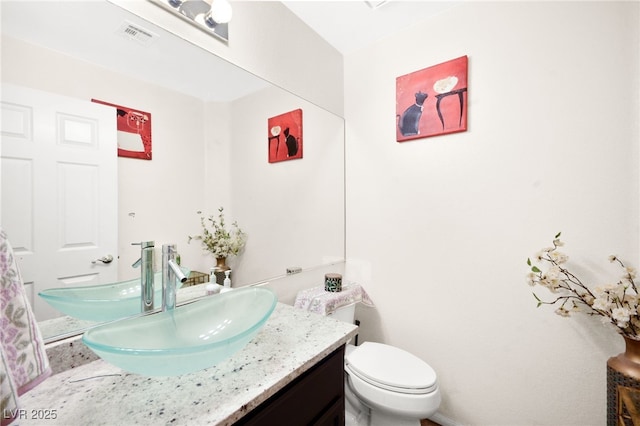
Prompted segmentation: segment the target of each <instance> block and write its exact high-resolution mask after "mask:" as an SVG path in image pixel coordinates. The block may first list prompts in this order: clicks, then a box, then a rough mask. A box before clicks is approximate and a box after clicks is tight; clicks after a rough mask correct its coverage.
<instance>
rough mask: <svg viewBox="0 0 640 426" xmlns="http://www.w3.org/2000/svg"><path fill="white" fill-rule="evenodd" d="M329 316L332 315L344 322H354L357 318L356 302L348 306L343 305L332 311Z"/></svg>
mask: <svg viewBox="0 0 640 426" xmlns="http://www.w3.org/2000/svg"><path fill="white" fill-rule="evenodd" d="M327 316H328V317H331V318H333V319H337V320H339V321H343V322H347V323H349V324H353V322H354V320H355V318H356V304H355V303H352V304H350V305H347V306H342V307H340V308H338V309H336V310H335V311H333V312H332V313H330V314H329V315H327Z"/></svg>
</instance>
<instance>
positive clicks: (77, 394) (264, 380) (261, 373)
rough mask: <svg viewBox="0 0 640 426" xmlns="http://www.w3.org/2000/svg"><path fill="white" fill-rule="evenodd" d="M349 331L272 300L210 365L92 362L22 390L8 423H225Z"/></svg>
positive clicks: (70, 425) (327, 350)
mask: <svg viewBox="0 0 640 426" xmlns="http://www.w3.org/2000/svg"><path fill="white" fill-rule="evenodd" d="M356 331H357V327H356V326H355V325H351V324H347V323H344V322H340V321H336V320H333V319H331V318H327V317H323V316H320V315H318V314H314V313H310V312H307V311H303V310H299V309H295V308H293V307H292V306H289V305H285V304H282V303H278V305H277V306H276V309H275V311H274V312H273V314H272V315H271V317H270V318H269V320H268V321H267V323H266V324H265V326H264V328H263V329H262V330H261V331H260V332H259V333H258V335H257V336H256V337H255V338H254V339H253V340H252V341H251V342H249V343H248V344H247V346H245V347H244V348H243V349H242V350H241V351H239V352H237V353H236V354H235V355H233V356H232V357H231V358H229V359H227V360H226V361H223V362H222V363H220V364H218V365H217V366H214V367H211V368H208V369H206V370H202V371H199V372H195V373H191V374H185V375H182V376H178V377H146V376H141V375H137V374H131V373H127V372H125V371H123V370H121V369H119V368H118V367H115V366H112V365H110V364H108V363H106V362H104V361H103V360H98V361H94V362H91V363H89V364H85V365H82V366H80V367H77V368H74V369H70V370H67V371H65V372H62V373H60V374H57V375H54V376H51V377H50V378H48V379H47V380H45V381H44V382H43V383H42V384H41V385H39V386H38V387H36V388H35V389H33V390H31V391H30V392H27V393H26V394H24V395H22V396H21V397H20V408H21V409H22V410H23V411H22V412H21V413H22V418H19V419H18V420H17V421H16V422H15V423H14V425H29V424H39V425H40V424H51V425H55V424H60V425H67V426H74V425H87V424H91V425H116V424H118V425H120V424H127V425H134V424H135V425H145V424H154V425H158V424H168V425H203V424H207V425H231V424H233V423H234V422H235V421H237V420H238V419H240V418H241V417H242V416H244V415H245V414H246V413H247V412H249V411H251V410H252V409H253V408H255V407H256V406H258V405H259V404H260V403H262V402H263V401H265V400H266V399H267V398H269V397H270V396H271V395H273V394H275V393H276V392H277V391H278V390H280V389H282V388H283V387H284V386H286V385H287V384H288V383H290V382H291V381H292V380H294V379H295V378H296V377H298V376H299V375H301V374H302V373H304V372H305V371H307V370H308V369H309V368H311V367H312V366H313V365H315V364H316V363H317V362H318V361H320V360H321V359H323V358H324V357H325V356H327V355H329V354H330V353H331V352H333V351H334V350H335V349H337V348H338V347H340V346H342V345H344V344H345V343H346V342H347V341H348V340H349V339H350V338H351V337H353V336H354V335H355V334H356ZM46 415H48V419H45V416H46ZM54 417H55V418H54Z"/></svg>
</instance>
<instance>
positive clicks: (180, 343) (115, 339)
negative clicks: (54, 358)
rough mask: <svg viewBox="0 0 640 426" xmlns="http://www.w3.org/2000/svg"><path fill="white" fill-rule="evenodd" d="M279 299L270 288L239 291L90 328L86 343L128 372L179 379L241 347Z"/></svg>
mask: <svg viewBox="0 0 640 426" xmlns="http://www.w3.org/2000/svg"><path fill="white" fill-rule="evenodd" d="M277 301H278V300H277V297H276V294H275V293H274V292H273V290H270V289H268V288H262V287H246V288H240V289H237V290H233V291H229V292H226V293H222V294H218V295H213V296H208V297H205V298H203V299H200V300H198V301H196V302H193V303H191V304H188V305H183V306H180V307H178V308H176V309H174V310H173V311H167V312H160V313H157V314H153V315H144V316H138V317H132V318H127V319H123V320H120V321H115V322H111V323H107V324H103V325H99V326H97V327H94V328H91V329H89V330H87V331H86V332H85V333H84V335H83V336H82V341H83V342H84V343H85V344H86V345H87V346H88V347H89V348H91V350H93V351H94V352H95V353H96V354H97V355H98V356H99V357H100V358H102V359H104V360H105V361H106V362H108V363H110V364H113V365H115V366H116V367H119V368H122V369H123V370H125V371H129V372H131V373H137V374H142V375H145V376H178V375H181V374H187V373H192V372H194V371H199V370H202V369H205V368H209V367H212V366H214V365H216V364H217V363H219V362H220V361H222V360H224V359H226V358H228V357H230V356H231V355H232V354H234V353H235V352H237V351H239V350H240V349H242V348H243V347H244V346H245V345H246V344H247V343H248V342H249V341H251V339H253V337H254V336H255V335H256V334H257V333H258V331H260V329H261V328H262V326H264V324H265V323H266V322H267V319H269V316H270V315H271V313H272V312H273V310H274V309H275V307H276V303H277Z"/></svg>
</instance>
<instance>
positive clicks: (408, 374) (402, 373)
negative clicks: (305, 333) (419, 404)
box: [345, 342, 438, 395]
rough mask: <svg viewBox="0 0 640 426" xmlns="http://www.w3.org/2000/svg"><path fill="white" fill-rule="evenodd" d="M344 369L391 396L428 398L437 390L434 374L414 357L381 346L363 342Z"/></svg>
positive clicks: (397, 349) (353, 352) (348, 356)
mask: <svg viewBox="0 0 640 426" xmlns="http://www.w3.org/2000/svg"><path fill="white" fill-rule="evenodd" d="M345 368H346V369H347V370H348V371H349V372H350V373H351V374H353V375H355V376H357V377H358V378H360V379H362V380H363V381H365V382H367V383H369V384H371V385H373V386H376V387H379V388H382V389H386V390H389V391H392V392H398V393H405V394H416V395H419V394H428V393H431V392H434V391H435V390H437V388H438V386H437V377H436V372H435V371H434V370H433V369H432V368H431V367H430V366H429V365H428V364H427V363H425V362H424V361H422V360H421V359H420V358H418V357H416V356H415V355H412V354H410V353H409V352H406V351H404V350H402V349H400V348H396V347H393V346H389V345H385V344H382V343H374V342H365V343H363V344H362V345H360V346H358V347H356V348H355V349H354V350H353V351H351V352H350V353H349V354H348V355H347V356H346V359H345Z"/></svg>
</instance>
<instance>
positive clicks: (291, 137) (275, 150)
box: [267, 109, 302, 163]
mask: <svg viewBox="0 0 640 426" xmlns="http://www.w3.org/2000/svg"><path fill="white" fill-rule="evenodd" d="M267 138H268V139H267V140H268V146H269V162H270V163H276V162H278V161H286V160H294V159H296V158H302V110H301V109H296V110H293V111H289V112H286V113H284V114H281V115H278V116H276V117H272V118H270V119H269V120H268V135H267Z"/></svg>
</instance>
